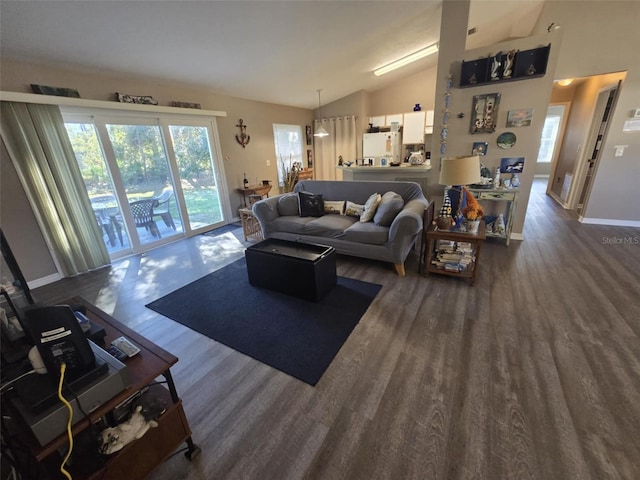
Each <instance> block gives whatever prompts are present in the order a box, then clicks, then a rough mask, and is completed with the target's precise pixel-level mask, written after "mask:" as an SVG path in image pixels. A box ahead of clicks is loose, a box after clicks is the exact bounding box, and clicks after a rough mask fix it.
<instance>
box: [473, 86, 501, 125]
mask: <svg viewBox="0 0 640 480" xmlns="http://www.w3.org/2000/svg"><path fill="white" fill-rule="evenodd" d="M498 105H500V94H499V93H488V94H486V95H475V96H474V97H473V107H472V109H471V133H493V132H495V131H496V120H497V119H498Z"/></svg>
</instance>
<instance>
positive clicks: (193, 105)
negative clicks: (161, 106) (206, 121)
mask: <svg viewBox="0 0 640 480" xmlns="http://www.w3.org/2000/svg"><path fill="white" fill-rule="evenodd" d="M171 106H172V107H179V108H198V109H202V105H200V104H199V103H191V102H171Z"/></svg>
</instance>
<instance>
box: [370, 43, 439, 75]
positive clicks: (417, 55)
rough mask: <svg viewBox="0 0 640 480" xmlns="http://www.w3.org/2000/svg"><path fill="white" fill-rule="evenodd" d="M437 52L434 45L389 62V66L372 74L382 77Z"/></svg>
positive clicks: (436, 46) (435, 44)
mask: <svg viewBox="0 0 640 480" xmlns="http://www.w3.org/2000/svg"><path fill="white" fill-rule="evenodd" d="M437 51H438V44H437V43H434V44H433V45H429V46H428V47H425V48H423V49H422V50H418V51H417V52H413V53H411V54H409V55H407V56H406V57H402V58H399V59H398V60H396V61H394V62H391V63H390V64H389V65H385V66H384V67H380V68H378V69H376V70H374V71H373V74H374V75H375V76H377V77H379V76H380V75H384V74H385V73H389V72H391V71H392V70H395V69H396V68H400V67H404V66H405V65H408V64H410V63H412V62H415V61H416V60H420V59H421V58H424V57H428V56H429V55H432V54H434V53H436V52H437Z"/></svg>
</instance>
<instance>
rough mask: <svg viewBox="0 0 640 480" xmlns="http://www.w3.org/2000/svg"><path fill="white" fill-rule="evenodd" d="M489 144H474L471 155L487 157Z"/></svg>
mask: <svg viewBox="0 0 640 480" xmlns="http://www.w3.org/2000/svg"><path fill="white" fill-rule="evenodd" d="M488 148H489V144H488V143H487V142H473V149H472V150H471V155H486V154H487V149H488Z"/></svg>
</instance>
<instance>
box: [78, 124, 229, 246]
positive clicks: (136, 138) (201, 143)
mask: <svg viewBox="0 0 640 480" xmlns="http://www.w3.org/2000/svg"><path fill="white" fill-rule="evenodd" d="M65 125H66V127H67V132H68V134H69V138H70V139H71V143H72V146H73V149H74V152H75V154H76V158H77V160H78V164H79V166H80V169H81V172H82V175H83V178H84V180H85V186H86V189H87V195H88V196H89V198H90V200H91V203H92V205H93V206H94V213H95V217H96V218H95V220H96V222H97V223H98V225H99V226H100V228H101V229H102V230H103V231H104V241H105V245H106V246H107V249H108V251H109V253H110V255H111V257H112V258H118V257H120V256H123V255H126V254H129V253H140V252H143V251H146V250H148V249H149V248H151V247H154V246H157V245H160V244H162V243H165V242H167V241H170V240H174V239H176V238H179V237H181V236H186V235H195V234H197V233H201V232H203V231H207V230H210V229H212V228H214V227H216V226H218V225H223V224H224V223H226V222H225V214H224V212H225V211H229V209H228V207H227V208H225V207H226V204H225V202H227V203H228V200H227V199H228V196H227V195H226V188H225V186H224V182H221V181H220V179H221V178H223V176H222V175H221V173H220V171H219V169H218V168H216V166H217V163H218V162H217V161H216V155H214V153H213V152H215V151H216V149H215V148H214V143H213V140H214V138H215V137H214V134H213V133H214V131H213V128H212V124H211V122H207V121H200V122H196V123H194V124H191V122H185V121H182V122H174V121H171V120H167V119H159V118H132V117H123V118H116V117H100V116H78V115H72V114H67V115H65Z"/></svg>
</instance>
